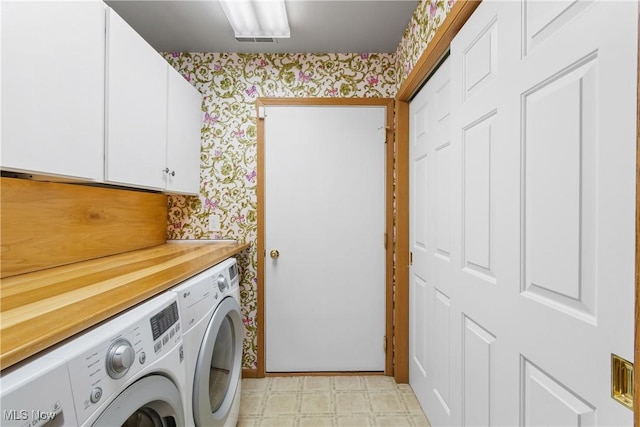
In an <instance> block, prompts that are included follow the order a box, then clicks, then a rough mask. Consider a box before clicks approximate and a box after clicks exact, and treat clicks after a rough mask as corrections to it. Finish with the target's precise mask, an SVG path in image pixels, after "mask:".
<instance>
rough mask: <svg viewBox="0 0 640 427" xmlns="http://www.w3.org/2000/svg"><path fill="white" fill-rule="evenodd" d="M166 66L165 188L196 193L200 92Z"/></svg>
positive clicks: (198, 172) (181, 192)
mask: <svg viewBox="0 0 640 427" xmlns="http://www.w3.org/2000/svg"><path fill="white" fill-rule="evenodd" d="M168 67H169V73H168V74H169V75H168V87H169V97H168V99H169V102H168V106H167V107H168V110H167V111H168V114H167V169H168V173H167V176H166V178H167V184H166V190H167V192H175V193H180V194H196V195H197V194H198V193H199V190H200V147H201V140H200V135H201V133H200V127H201V123H202V111H201V105H202V96H201V95H200V92H198V91H197V90H196V88H194V87H193V86H191V84H190V83H189V82H188V81H186V80H185V79H184V77H182V75H181V74H180V73H178V72H177V71H176V70H174V69H173V68H172V67H171V66H168Z"/></svg>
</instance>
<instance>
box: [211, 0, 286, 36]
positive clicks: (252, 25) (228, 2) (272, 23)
mask: <svg viewBox="0 0 640 427" xmlns="http://www.w3.org/2000/svg"><path fill="white" fill-rule="evenodd" d="M220 5H221V6H222V9H223V10H224V13H225V15H227V19H228V20H229V23H230V24H231V27H233V31H234V33H235V36H236V38H237V39H241V38H259V37H271V38H289V37H290V31H289V21H288V20H287V10H286V9H285V7H284V0H220Z"/></svg>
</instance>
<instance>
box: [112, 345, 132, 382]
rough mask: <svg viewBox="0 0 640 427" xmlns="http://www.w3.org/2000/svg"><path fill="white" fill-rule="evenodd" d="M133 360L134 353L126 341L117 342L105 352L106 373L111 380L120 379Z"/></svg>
mask: <svg viewBox="0 0 640 427" xmlns="http://www.w3.org/2000/svg"><path fill="white" fill-rule="evenodd" d="M134 360H135V351H133V347H132V346H131V343H130V342H129V341H127V340H118V341H116V342H114V343H113V344H111V347H109V350H108V351H107V373H108V374H109V376H110V377H111V378H113V379H118V378H122V377H123V376H124V375H125V374H126V373H127V371H129V368H130V367H131V365H133V361H134Z"/></svg>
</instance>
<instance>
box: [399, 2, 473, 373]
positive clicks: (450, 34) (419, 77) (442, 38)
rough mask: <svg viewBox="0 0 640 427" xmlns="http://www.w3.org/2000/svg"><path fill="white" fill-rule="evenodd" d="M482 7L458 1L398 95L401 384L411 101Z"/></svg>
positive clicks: (405, 360) (405, 363)
mask: <svg viewBox="0 0 640 427" xmlns="http://www.w3.org/2000/svg"><path fill="white" fill-rule="evenodd" d="M479 5H480V0H458V1H457V2H456V3H455V4H454V5H453V8H452V9H451V11H450V12H449V14H448V15H447V17H446V18H445V20H444V22H443V23H442V25H441V26H440V28H438V30H436V33H435V35H434V36H433V39H432V40H431V42H430V43H429V44H428V45H427V48H426V49H425V50H424V52H423V53H422V55H421V56H420V58H419V59H418V62H416V65H415V66H414V67H413V70H411V73H410V74H409V76H408V77H407V78H406V80H405V81H404V82H403V83H402V85H401V86H400V89H399V90H398V94H397V95H396V123H397V128H396V141H397V148H396V150H397V153H396V154H397V157H396V188H397V194H396V209H397V218H396V284H395V285H396V286H395V288H396V294H395V340H396V341H395V371H394V377H395V380H396V382H397V383H408V382H409V101H410V100H411V98H413V96H414V95H415V94H416V93H417V92H418V90H419V89H420V87H422V84H423V83H424V82H425V81H426V80H427V78H428V77H429V75H430V74H431V73H432V71H433V70H434V69H435V67H436V66H437V65H438V64H439V63H440V60H441V59H442V58H443V57H444V55H445V54H446V53H447V52H448V51H449V46H450V45H451V41H452V40H453V38H454V37H455V36H456V34H458V31H460V29H461V28H462V26H463V25H464V24H465V23H466V22H467V20H468V19H469V17H470V16H471V14H472V13H473V12H474V11H475V10H476V8H477V7H478V6H479Z"/></svg>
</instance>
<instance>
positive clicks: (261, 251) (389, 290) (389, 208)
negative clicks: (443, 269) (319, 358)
mask: <svg viewBox="0 0 640 427" xmlns="http://www.w3.org/2000/svg"><path fill="white" fill-rule="evenodd" d="M276 105H280V106H334V107H356V106H362V107H366V106H370V107H385V108H386V117H385V119H386V137H387V144H386V145H387V146H386V151H385V172H384V174H385V229H386V231H385V232H386V236H387V237H386V242H385V331H386V332H385V335H386V350H385V369H384V373H385V375H389V376H391V375H393V373H394V364H393V361H394V360H393V345H392V343H393V332H394V331H393V248H394V245H393V237H392V236H393V173H394V169H393V168H394V157H395V156H394V146H395V144H394V132H393V114H394V100H393V99H392V98H258V99H257V102H256V113H257V117H258V151H257V156H258V158H257V162H258V166H257V188H256V191H257V196H258V209H257V216H258V218H257V219H258V239H257V256H258V277H257V298H258V303H257V309H256V322H257V324H258V336H257V340H258V348H257V370H256V373H255V376H256V377H257V378H263V377H265V376H266V375H267V373H266V364H265V324H264V318H265V316H264V298H265V289H264V272H265V257H266V250H265V241H264V239H265V222H264V210H265V204H264V202H265V188H264V182H265V180H264V177H265V171H264V169H265V164H264V152H265V151H264V150H265V147H264V120H263V119H262V118H260V116H261V114H260V112H261V111H263V110H262V109H263V108H264V107H267V106H276ZM246 374H247V375H245V376H253V375H251V374H250V373H248V372H247V373H246Z"/></svg>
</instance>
